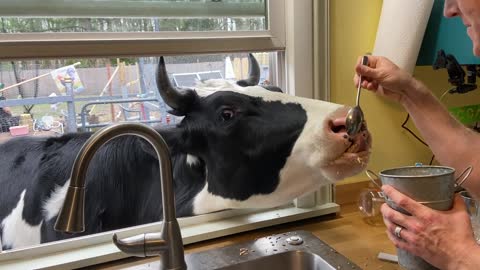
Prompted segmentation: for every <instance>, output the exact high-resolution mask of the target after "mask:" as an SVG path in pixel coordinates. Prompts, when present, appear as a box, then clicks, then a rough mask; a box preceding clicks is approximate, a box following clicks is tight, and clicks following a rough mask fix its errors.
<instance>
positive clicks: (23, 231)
mask: <svg viewBox="0 0 480 270" xmlns="http://www.w3.org/2000/svg"><path fill="white" fill-rule="evenodd" d="M26 191H27V190H24V191H23V192H22V194H21V195H20V200H19V201H18V204H17V206H16V207H15V208H14V209H13V210H12V212H11V213H10V215H8V216H7V217H6V218H5V219H4V220H3V221H2V224H1V225H2V228H3V235H2V241H3V245H5V246H11V247H12V248H20V247H25V246H31V245H38V244H40V230H41V227H42V223H43V222H40V224H39V225H37V226H32V225H30V224H28V223H27V222H26V221H25V220H24V219H23V217H22V214H23V208H24V206H25V201H24V197H25V193H26Z"/></svg>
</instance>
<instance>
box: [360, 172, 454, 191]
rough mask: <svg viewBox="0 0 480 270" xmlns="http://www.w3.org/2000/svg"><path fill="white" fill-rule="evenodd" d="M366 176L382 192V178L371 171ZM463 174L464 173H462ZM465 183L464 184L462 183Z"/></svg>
mask: <svg viewBox="0 0 480 270" xmlns="http://www.w3.org/2000/svg"><path fill="white" fill-rule="evenodd" d="M365 174H366V175H367V176H368V178H369V179H370V181H372V183H374V184H375V186H377V187H378V188H379V189H380V190H381V189H382V185H380V184H378V183H377V180H378V179H380V177H378V175H377V174H376V173H374V172H372V171H371V170H366V171H365ZM370 174H373V175H374V176H375V178H373V177H372V176H371V175H370ZM462 174H463V173H462ZM462 183H463V182H462Z"/></svg>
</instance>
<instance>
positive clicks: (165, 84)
mask: <svg viewBox="0 0 480 270" xmlns="http://www.w3.org/2000/svg"><path fill="white" fill-rule="evenodd" d="M157 87H158V91H159V92H160V96H161V97H162V98H163V101H165V103H166V104H167V105H168V106H170V108H172V109H173V111H172V114H175V115H184V114H185V113H186V112H187V111H188V110H189V108H190V107H191V105H192V104H193V102H194V101H195V97H196V94H195V92H194V91H192V90H190V89H187V90H183V91H180V90H178V89H177V88H175V87H174V86H172V83H171V82H170V78H168V74H167V69H166V67H165V60H164V59H163V56H162V57H160V61H159V63H158V70H157Z"/></svg>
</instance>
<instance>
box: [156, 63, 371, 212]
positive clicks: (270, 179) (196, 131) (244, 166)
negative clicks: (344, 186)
mask: <svg viewBox="0 0 480 270" xmlns="http://www.w3.org/2000/svg"><path fill="white" fill-rule="evenodd" d="M249 59H250V77H249V78H248V79H246V80H241V81H238V82H230V81H227V80H209V81H205V82H201V83H198V84H197V86H196V87H195V88H193V89H177V88H175V87H173V86H172V85H171V83H170V80H169V78H168V76H167V71H166V68H165V62H164V60H163V57H162V58H161V59H160V63H159V68H158V77H157V84H158V88H159V91H160V94H161V96H162V98H163V99H164V101H165V102H166V103H167V104H168V105H169V106H170V107H171V108H172V111H171V113H172V114H175V115H177V116H184V118H183V119H182V121H181V122H180V123H179V124H178V125H177V127H176V128H174V129H172V130H171V131H170V132H172V133H175V136H169V139H168V141H169V145H170V147H172V149H174V151H175V152H181V153H184V154H187V155H189V157H190V161H192V160H194V161H195V160H196V161H198V162H199V163H200V164H203V165H204V170H205V175H206V181H205V186H204V188H203V190H202V191H201V192H200V193H199V194H197V195H196V197H195V200H194V203H193V204H194V205H193V209H194V213H195V214H201V213H206V212H211V211H217V210H222V209H227V208H251V207H272V206H278V205H281V204H284V203H286V202H289V201H291V200H293V199H294V198H295V197H297V196H300V195H303V194H306V193H308V192H311V191H314V190H316V189H317V188H319V187H320V186H322V185H325V184H330V183H334V182H336V181H338V180H341V179H343V178H345V177H348V176H352V175H355V174H357V173H359V172H360V171H362V170H363V169H364V168H365V166H366V163H367V162H368V158H369V153H370V152H369V150H370V145H371V138H370V134H369V132H368V130H367V128H366V127H363V130H362V132H361V133H360V134H359V135H358V136H356V137H354V138H349V137H348V136H347V134H346V131H345V117H346V113H347V111H348V109H349V107H346V106H343V105H338V104H334V103H329V102H325V101H320V100H313V99H306V98H301V97H295V96H291V95H288V94H284V93H282V92H281V91H279V88H276V87H274V88H270V89H266V88H264V87H262V86H258V85H257V84H258V81H259V74H260V71H259V67H258V63H257V61H256V60H255V58H254V57H253V56H252V55H250V57H249ZM172 138H173V139H172Z"/></svg>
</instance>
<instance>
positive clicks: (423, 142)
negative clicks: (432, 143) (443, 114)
mask: <svg viewBox="0 0 480 270" xmlns="http://www.w3.org/2000/svg"><path fill="white" fill-rule="evenodd" d="M449 92H450V90H447V91H445V92H443V94H442V95H441V96H440V102H441V101H442V100H443V98H445V96H446V95H447V94H448V93H449ZM409 119H410V114H408V113H407V118H405V121H403V124H402V128H403V129H405V130H406V131H408V132H409V133H410V134H411V135H412V136H413V137H415V139H417V140H418V141H419V142H421V143H422V144H423V145H425V146H426V147H428V144H427V143H426V142H425V141H424V140H422V139H421V138H420V137H419V136H418V135H417V134H415V132H413V131H412V130H411V129H409V128H408V127H407V126H406V124H407V123H408V120H409ZM434 159H435V155H432V158H431V159H430V162H429V165H432V164H433V160H434Z"/></svg>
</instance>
